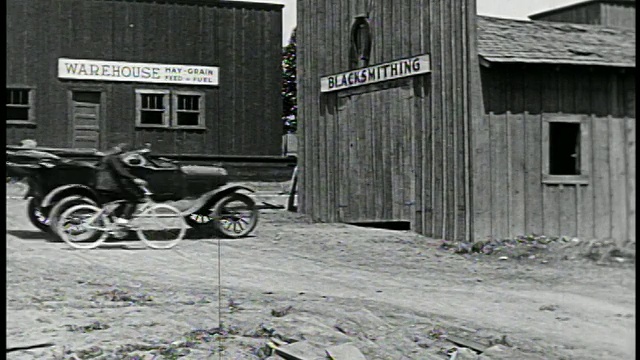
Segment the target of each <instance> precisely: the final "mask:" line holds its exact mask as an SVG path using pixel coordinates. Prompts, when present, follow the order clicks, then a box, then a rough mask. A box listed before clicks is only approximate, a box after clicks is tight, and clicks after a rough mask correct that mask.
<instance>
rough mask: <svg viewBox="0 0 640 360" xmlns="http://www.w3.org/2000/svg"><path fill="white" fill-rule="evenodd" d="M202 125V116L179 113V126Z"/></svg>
mask: <svg viewBox="0 0 640 360" xmlns="http://www.w3.org/2000/svg"><path fill="white" fill-rule="evenodd" d="M199 124H200V115H199V114H194V113H184V112H179V113H178V126H198V125H199Z"/></svg>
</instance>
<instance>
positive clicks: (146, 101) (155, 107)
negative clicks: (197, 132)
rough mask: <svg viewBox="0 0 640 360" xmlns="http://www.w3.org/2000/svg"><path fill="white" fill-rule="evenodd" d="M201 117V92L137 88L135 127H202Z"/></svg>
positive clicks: (202, 113)
mask: <svg viewBox="0 0 640 360" xmlns="http://www.w3.org/2000/svg"><path fill="white" fill-rule="evenodd" d="M170 100H171V101H170ZM204 119H205V117H204V93H201V92H193V91H173V92H172V91H168V90H142V89H138V90H136V126H138V127H162V128H185V129H204Z"/></svg>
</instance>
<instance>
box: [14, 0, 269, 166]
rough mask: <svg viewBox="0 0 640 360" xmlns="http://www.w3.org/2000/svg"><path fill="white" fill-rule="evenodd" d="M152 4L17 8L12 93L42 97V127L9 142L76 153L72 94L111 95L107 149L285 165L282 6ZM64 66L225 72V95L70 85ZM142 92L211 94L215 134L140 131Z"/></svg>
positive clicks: (70, 2)
mask: <svg viewBox="0 0 640 360" xmlns="http://www.w3.org/2000/svg"><path fill="white" fill-rule="evenodd" d="M254 5H255V4H250V5H249V6H247V7H242V6H240V5H233V6H232V5H229V4H227V3H221V4H220V6H218V5H216V3H215V2H211V3H210V4H208V5H203V4H202V5H189V4H188V2H186V1H185V2H183V4H180V5H178V4H173V3H171V2H157V3H154V2H146V1H95V0H55V1H51V0H9V1H7V14H8V16H7V84H8V85H11V84H26V85H31V86H35V87H36V88H37V90H38V91H37V94H38V95H37V99H36V102H37V103H36V123H37V125H36V126H35V127H34V126H28V125H7V129H6V130H7V142H8V143H17V142H19V141H20V140H21V139H23V138H27V137H28V138H35V139H36V140H37V141H38V143H39V144H42V145H44V146H57V147H62V146H71V138H72V136H71V127H70V124H69V123H68V121H69V120H68V119H69V114H68V105H67V100H68V99H67V97H68V95H67V91H68V90H70V89H87V88H89V89H91V90H98V91H102V92H104V95H105V99H106V100H105V102H106V106H105V107H106V109H105V118H106V119H107V121H106V123H105V124H104V126H103V127H102V129H103V130H102V131H103V134H102V137H103V140H104V141H103V142H102V144H101V147H102V148H106V147H108V146H112V145H114V144H115V143H118V142H121V141H127V142H131V143H134V144H135V145H142V144H143V143H145V142H151V143H152V144H153V148H154V150H156V151H158V152H162V153H185V154H221V155H224V154H233V155H278V154H280V143H281V135H282V124H281V121H280V112H281V108H282V106H281V100H280V83H281V80H280V76H281V75H280V74H281V70H280V54H281V37H282V36H281V33H282V30H281V25H282V13H281V7H280V6H267V5H262V6H254ZM60 57H69V58H81V59H83V58H86V59H100V60H120V61H130V62H152V63H169V64H197V65H212V66H220V85H219V87H215V88H213V87H198V86H175V85H171V86H169V85H165V86H162V85H157V84H144V83H135V84H134V83H113V82H97V81H83V82H80V81H60V80H58V79H57V60H58V58H60ZM135 89H170V90H178V91H181V90H182V91H194V90H196V91H204V93H205V104H206V109H205V114H206V120H205V123H206V130H177V129H171V130H170V129H137V128H136V127H135Z"/></svg>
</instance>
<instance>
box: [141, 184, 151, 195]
mask: <svg viewBox="0 0 640 360" xmlns="http://www.w3.org/2000/svg"><path fill="white" fill-rule="evenodd" d="M138 186H140V189H141V190H142V191H143V192H144V195H145V196H151V195H153V193H152V192H151V191H150V190H149V189H148V188H147V187H146V186H144V185H138Z"/></svg>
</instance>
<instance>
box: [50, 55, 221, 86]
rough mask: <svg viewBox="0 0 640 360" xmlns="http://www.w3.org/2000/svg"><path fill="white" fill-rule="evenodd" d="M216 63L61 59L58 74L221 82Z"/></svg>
mask: <svg viewBox="0 0 640 360" xmlns="http://www.w3.org/2000/svg"><path fill="white" fill-rule="evenodd" d="M218 70H219V68H218V67H217V66H200V65H169V64H148V63H132V62H123V61H102V60H77V59H66V58H60V59H58V77H59V78H60V79H73V80H98V81H128V82H144V83H159V84H182V85H208V86H217V85H218Z"/></svg>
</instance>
